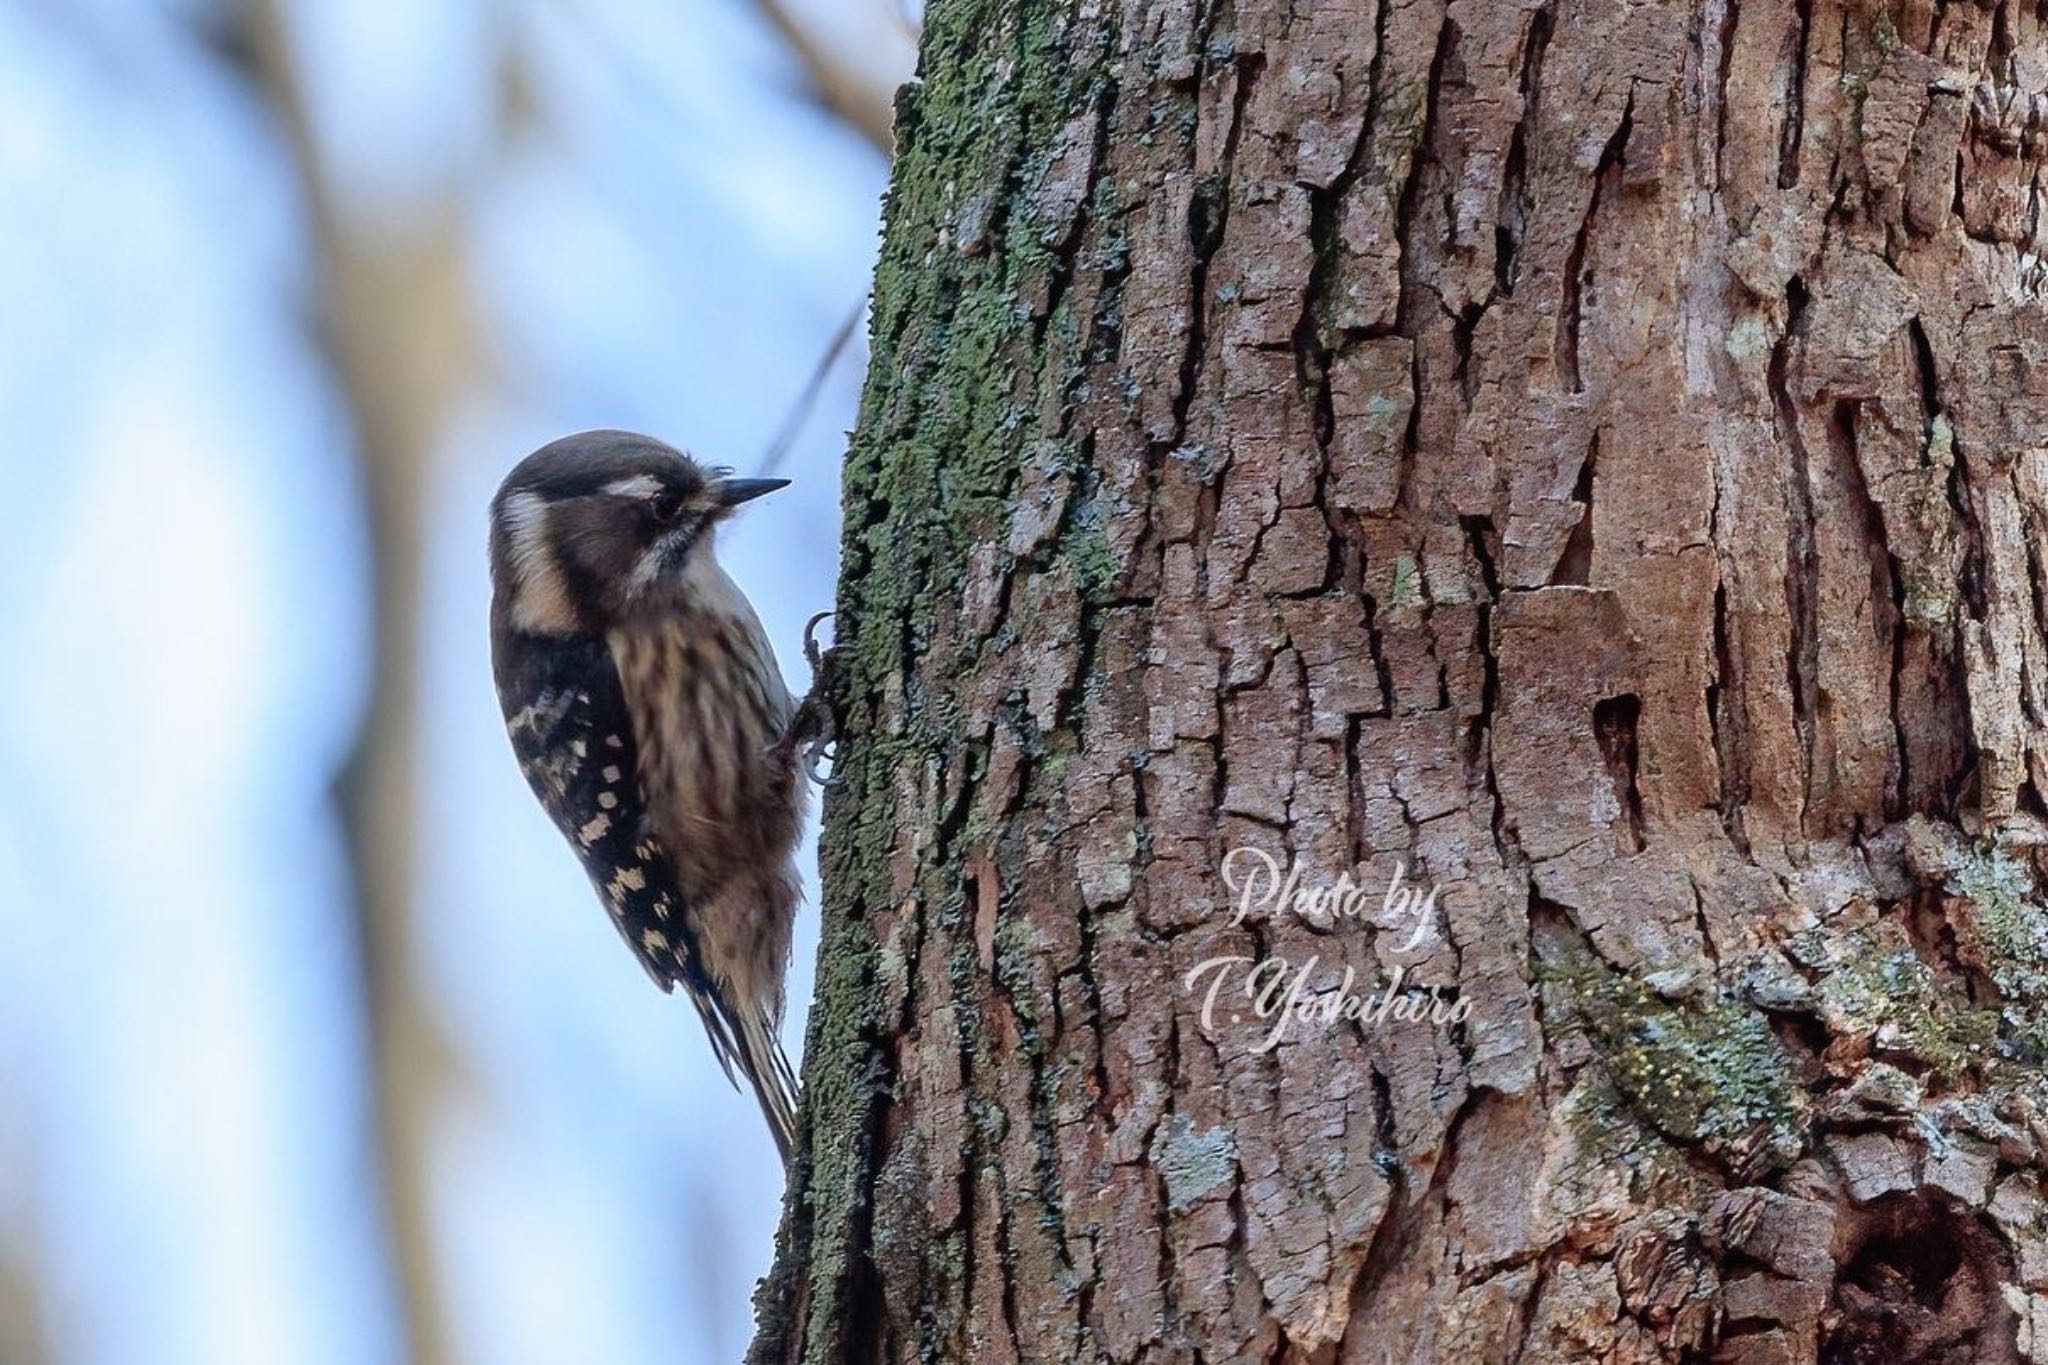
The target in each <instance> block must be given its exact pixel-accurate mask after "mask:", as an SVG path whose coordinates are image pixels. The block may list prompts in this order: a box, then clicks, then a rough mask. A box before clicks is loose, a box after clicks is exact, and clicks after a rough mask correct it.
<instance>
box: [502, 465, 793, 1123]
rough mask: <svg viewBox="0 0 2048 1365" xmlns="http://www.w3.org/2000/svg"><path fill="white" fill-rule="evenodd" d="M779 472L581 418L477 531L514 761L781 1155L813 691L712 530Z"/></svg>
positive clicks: (519, 477)
mask: <svg viewBox="0 0 2048 1365" xmlns="http://www.w3.org/2000/svg"><path fill="white" fill-rule="evenodd" d="M788 482H789V481H788V480H787V479H745V478H735V477H733V475H732V474H731V472H730V471H727V470H723V469H715V468H707V467H705V466H703V465H700V464H698V463H697V462H696V461H695V460H692V459H691V458H690V457H689V456H687V455H684V454H683V453H682V452H680V451H677V450H675V449H672V448H671V447H669V446H666V445H664V444H662V443H661V442H659V441H656V440H653V439H651V438H649V437H646V436H636V435H633V434H631V433H628V432H622V431H587V432H584V433H582V434H580V435H576V436H568V437H564V438H563V439H561V440H559V441H555V442H553V443H552V444H550V445H546V446H543V447H541V448H540V449H539V450H537V451H535V452H534V453H533V454H531V455H529V456H527V457H526V458H525V459H524V460H522V461H520V463H519V464H518V466H517V467H515V468H514V469H513V470H512V472H511V473H510V474H509V475H507V476H506V478H505V482H504V484H503V485H502V486H501V487H500V488H499V489H498V493H497V496H496V497H495V498H494V499H493V500H492V502H491V533H490V558H491V583H492V597H491V658H492V669H493V672H494V674H495V676H496V681H497V687H498V701H499V705H500V706H501V708H502V709H503V711H504V715H505V727H506V729H507V731H509V733H510V735H511V738H512V749H513V752H514V754H515V755H516V756H517V757H518V760H519V767H520V771H521V772H522V773H524V774H525V777H526V780H527V782H528V784H529V785H531V786H532V788H533V792H534V795H535V796H537V797H538V798H539V799H540V803H541V805H542V806H543V807H545V808H546V810H547V813H548V815H549V816H550V817H551V818H552V819H553V820H554V823H555V825H556V827H557V828H559V829H560V830H561V831H562V833H563V835H565V836H566V837H567V839H568V841H569V844H570V847H571V848H573V849H574V850H575V852H576V856H577V857H578V858H579V859H580V860H581V861H582V863H583V867H584V870H585V871H586V872H588V873H589V875H590V880H591V884H592V885H593V886H594V887H595V888H596V889H597V893H598V896H599V898H600V899H601V900H602V901H603V902H604V905H605V907H606V909H607V910H609V911H610V913H611V919H612V923H613V924H614V925H616V926H617V927H618V930H619V932H620V933H621V934H622V935H624V936H625V939H626V942H627V944H628V945H629V946H630V947H631V948H632V950H633V953H634V955H635V956H636V957H637V958H639V960H640V965H641V966H643V967H645V968H646V969H647V973H648V975H650V976H651V977H653V978H654V981H655V984H656V985H658V986H660V987H661V988H662V989H663V990H664V991H667V990H672V989H673V988H675V987H676V986H681V987H682V989H683V993H684V994H685V995H687V996H688V997H689V998H690V1002H691V1003H692V1004H693V1005H695V1006H696V1007H697V1012H698V1013H699V1014H700V1015H701V1016H702V1017H703V1020H704V1028H705V1031H706V1032H707V1033H708V1034H709V1035H710V1039H711V1047H712V1051H713V1052H714V1053H715V1054H716V1055H717V1057H718V1061H719V1063H720V1065H721V1066H722V1067H723V1068H724V1070H725V1074H726V1078H727V1079H728V1080H733V1070H734V1068H735V1067H737V1068H738V1070H739V1071H740V1073H741V1074H743V1075H744V1076H745V1077H746V1079H747V1081H748V1083H749V1085H751V1086H752V1088H753V1091H754V1094H755V1097H756V1098H757V1099H758V1100H759V1101H760V1105H761V1112H762V1114H763V1115H764V1116H765V1117H766V1118H767V1120H768V1127H769V1129H770V1131H771V1132H772V1133H773V1134H774V1137H775V1144H776V1146H777V1148H778V1149H779V1150H780V1151H781V1153H782V1156H783V1160H784V1161H785V1162H787V1161H788V1159H789V1150H790V1144H791V1139H792V1133H793V1130H794V1127H795V1114H796V1080H795V1077H794V1076H793V1075H792V1073H791V1071H790V1066H789V1060H788V1058H787V1057H786V1056H784V1055H783V1051H782V1046H781V1044H780V1042H779V1041H778V1040H777V1037H776V1029H777V1026H778V1025H779V1024H780V1023H781V1021H782V1009H783V971H784V968H785V966H786V965H787V962H788V958H789V940H790V927H791V923H792V921H793V920H794V918H795V915H796V907H797V901H798V898H799V896H800V894H801V882H800V880H799V878H798V875H797V869H796V861H795V849H796V843H797V838H798V835H799V834H800V832H801V830H802V826H803V818H804V806H805V800H806V797H807V795H808V787H807V781H806V776H807V769H806V764H805V757H806V754H807V747H806V746H807V744H808V743H809V742H810V741H811V740H813V739H815V738H817V736H815V735H813V734H809V733H807V726H808V724H809V722H807V721H806V720H804V719H803V717H804V716H808V715H811V714H813V713H814V708H813V706H812V705H811V703H810V702H809V701H808V700H807V701H806V703H805V705H804V706H803V707H801V708H800V707H799V706H798V705H797V704H796V703H795V702H794V701H792V699H791V697H790V693H789V690H788V688H787V687H786V686H785V685H784V683H783V679H782V672H781V669H780V668H779V667H778V666H777V664H776V662H775V653H774V650H773V649H772V648H771V646H770V645H769V643H768V637H767V634H766V633H765V632H764V631H763V630H762V629H761V622H760V618H759V617H757V616H756V615H755V613H754V608H753V606H752V604H750V603H749V602H748V601H747V598H746V595H745V594H744V593H742V592H741V591H740V589H739V587H738V585H737V584H735V583H734V582H733V580H732V579H731V578H730V577H728V576H727V575H726V573H725V571H724V570H723V569H721V568H720V567H719V564H718V558H717V555H716V554H715V552H714V549H713V539H714V536H715V534H716V532H717V528H718V526H719V525H720V524H721V523H722V522H724V521H725V520H726V519H727V518H729V517H731V516H732V515H733V512H734V510H735V509H737V508H738V507H740V506H741V505H742V504H744V503H747V502H750V501H752V500H753V499H755V498H758V497H760V496H761V495H763V494H764V493H771V492H774V491H775V490H776V489H778V488H781V487H784V486H785V485H786V484H787V483H788ZM812 624H813V625H815V624H816V621H815V619H814V621H813V623H812ZM806 651H807V653H808V652H809V643H808V632H807V634H806ZM816 662H817V660H816V657H815V655H814V656H813V663H814V665H815V664H816ZM735 1084H737V1082H736V1081H735Z"/></svg>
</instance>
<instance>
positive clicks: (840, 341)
mask: <svg viewBox="0 0 2048 1365" xmlns="http://www.w3.org/2000/svg"><path fill="white" fill-rule="evenodd" d="M867 311H868V301H867V299H866V298H862V299H861V301H860V302H859V303H856V304H855V305H854V306H853V311H852V312H851V313H848V314H847V315H846V321H844V322H842V323H840V324H839V330H838V331H836V332H834V333H833V334H832V340H831V341H829V342H827V343H826V344H825V352H824V354H823V355H821V356H819V357H818V363H817V365H816V366H814V367H813V368H812V370H811V377H810V378H809V379H807V380H805V381H804V386H803V389H802V390H801V391H800V392H799V393H798V394H797V396H796V399H795V401H794V402H792V403H791V404H790V406H789V415H788V416H787V417H784V418H783V419H782V429H781V430H780V431H778V432H776V433H775V439H774V440H773V441H770V442H769V443H768V450H767V453H766V454H764V455H762V456H761V464H760V467H759V469H758V470H756V471H755V472H756V474H757V475H758V476H759V477H761V478H766V477H767V476H769V475H770V474H773V473H774V472H775V471H776V470H778V469H780V468H781V467H782V462H783V460H784V459H786V458H787V457H788V455H789V449H790V447H791V446H793V445H795V444H796V438H797V437H798V436H800V435H801V434H802V433H803V429H804V423H805V422H807V421H808V420H810V416H811V410H812V409H814V408H815V407H817V405H818V395H819V394H820V393H822V392H823V391H824V389H825V381H826V380H827V379H828V378H830V377H831V374H832V367H833V366H834V365H837V364H838V363H839V357H840V355H841V353H842V352H844V351H845V350H846V343H847V342H849V341H852V340H853V330H854V328H856V327H858V326H859V325H860V320H861V317H862V316H863V315H864V314H865V313H866V312H867Z"/></svg>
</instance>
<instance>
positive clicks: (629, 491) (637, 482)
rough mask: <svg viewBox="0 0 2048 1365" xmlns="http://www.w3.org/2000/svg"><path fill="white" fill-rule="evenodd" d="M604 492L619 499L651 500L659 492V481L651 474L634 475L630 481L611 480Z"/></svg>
mask: <svg viewBox="0 0 2048 1365" xmlns="http://www.w3.org/2000/svg"><path fill="white" fill-rule="evenodd" d="M604 491H605V492H607V493H610V494H611V495H612V496H614V497H619V498H651V497H653V496H654V495H655V494H656V493H659V492H660V491H661V480H660V479H657V478H655V477H654V476H653V475H652V474H635V475H634V476H633V477H632V478H630V479H613V480H612V481H611V482H610V483H608V484H606V485H605V486H604Z"/></svg>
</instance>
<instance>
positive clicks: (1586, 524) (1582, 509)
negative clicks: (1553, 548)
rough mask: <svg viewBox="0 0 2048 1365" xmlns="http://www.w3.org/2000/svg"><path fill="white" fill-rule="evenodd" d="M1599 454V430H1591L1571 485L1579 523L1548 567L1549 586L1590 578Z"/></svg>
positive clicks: (1586, 581) (1580, 583) (1579, 582)
mask: <svg viewBox="0 0 2048 1365" xmlns="http://www.w3.org/2000/svg"><path fill="white" fill-rule="evenodd" d="M1599 458H1600V433H1599V432H1597V431H1596V432H1594V433H1593V443H1592V444H1591V445H1590V446H1588V447H1587V448H1586V458H1585V459H1584V460H1582V461H1581V462H1580V463H1579V477H1578V481H1577V482H1576V483H1574V484H1573V485H1572V501H1573V502H1575V503H1577V504H1578V505H1579V524H1578V525H1577V526H1574V527H1572V533H1571V537H1570V538H1569V539H1568V540H1566V541H1565V543H1564V553H1563V554H1561V555H1559V556H1558V557H1557V567H1556V568H1554V569H1552V570H1551V571H1550V586H1552V587H1562V586H1576V587H1581V588H1583V587H1585V586H1587V585H1588V584H1590V583H1591V582H1592V581H1593V464H1594V462H1595V461H1596V460H1598V459H1599Z"/></svg>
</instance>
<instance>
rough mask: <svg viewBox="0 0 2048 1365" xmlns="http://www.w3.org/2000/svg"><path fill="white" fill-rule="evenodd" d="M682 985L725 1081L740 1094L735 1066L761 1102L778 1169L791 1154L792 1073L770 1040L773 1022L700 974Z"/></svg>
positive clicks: (776, 1043)
mask: <svg viewBox="0 0 2048 1365" xmlns="http://www.w3.org/2000/svg"><path fill="white" fill-rule="evenodd" d="M682 985H683V993H684V994H686V995H688V996H689V997H690V1003H691V1004H693V1005H695V1006H696V1007H697V1013H698V1014H699V1015H700V1016H702V1018H703V1020H704V1032H705V1033H706V1034H707V1035H708V1036H709V1037H710V1039H711V1051H712V1054H713V1055H714V1056H716V1057H717V1058H718V1065H719V1067H720V1068H721V1069H722V1070H723V1071H724V1072H725V1079H726V1080H727V1081H729V1082H730V1083H731V1084H732V1087H733V1089H735V1090H737V1089H739V1077H738V1076H735V1075H734V1074H733V1067H734V1066H735V1065H737V1066H738V1067H739V1069H740V1073H741V1074H742V1075H744V1076H745V1077H746V1078H747V1083H748V1085H749V1087H750V1088H751V1089H752V1090H753V1092H754V1098H755V1100H756V1101H758V1102H759V1103H760V1106H761V1116H762V1117H763V1118H765V1119H766V1120H767V1121H768V1132H769V1135H770V1136H771V1137H773V1138H774V1139H775V1149H776V1150H777V1151H778V1152H780V1153H781V1154H782V1161H783V1164H784V1165H788V1164H789V1154H790V1151H791V1150H792V1149H793V1148H794V1146H795V1144H796V1097H797V1087H796V1073H795V1072H794V1071H792V1070H791V1069H790V1065H789V1058H788V1056H787V1055H786V1054H785V1053H784V1052H783V1050H782V1043H781V1040H780V1039H778V1038H777V1037H776V1036H775V1026H774V1024H773V1022H772V1021H770V1020H769V1018H768V1016H767V1014H766V1013H765V1012H764V1011H762V1010H759V1009H750V1008H747V1007H746V1006H741V1007H740V1008H738V1009H735V1008H733V1006H732V1005H731V1004H730V1003H729V1002H728V1001H727V1000H726V998H725V993H724V992H722V991H721V990H719V988H718V985H717V984H716V983H714V982H713V981H712V980H711V979H710V977H709V976H708V975H707V974H705V973H703V972H702V971H693V972H690V973H688V974H687V975H685V976H684V977H683V978H682Z"/></svg>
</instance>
